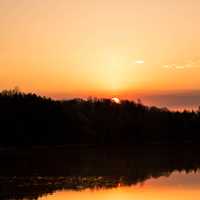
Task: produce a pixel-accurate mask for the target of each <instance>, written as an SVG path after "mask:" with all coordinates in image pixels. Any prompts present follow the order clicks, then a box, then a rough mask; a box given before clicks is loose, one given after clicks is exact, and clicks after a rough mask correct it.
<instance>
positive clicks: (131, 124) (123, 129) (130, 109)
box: [0, 90, 200, 145]
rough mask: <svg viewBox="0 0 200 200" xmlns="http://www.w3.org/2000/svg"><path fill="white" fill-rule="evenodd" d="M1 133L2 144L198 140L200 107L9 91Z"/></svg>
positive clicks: (3, 98)
mask: <svg viewBox="0 0 200 200" xmlns="http://www.w3.org/2000/svg"><path fill="white" fill-rule="evenodd" d="M0 132H1V135H0V144H1V145H68V144H78V145H88V144H92V145H119V144H121V145H122V144H130V145H131V144H140V143H193V142H195V143H196V142H197V143H198V142H199V140H200V111H195V112H194V111H191V112H189V111H184V112H178V111H177V112H171V111H169V110H167V109H166V108H163V109H161V108H157V107H148V106H144V105H142V103H141V102H137V103H136V102H134V101H127V100H124V101H121V103H120V104H118V103H115V102H113V101H112V100H110V99H92V98H90V99H88V100H82V99H73V100H66V101H55V100H52V99H50V98H46V97H41V96H37V95H35V94H31V93H29V94H25V93H22V92H19V91H18V90H9V91H2V92H1V93H0Z"/></svg>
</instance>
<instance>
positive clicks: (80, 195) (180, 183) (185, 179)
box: [39, 172, 200, 200]
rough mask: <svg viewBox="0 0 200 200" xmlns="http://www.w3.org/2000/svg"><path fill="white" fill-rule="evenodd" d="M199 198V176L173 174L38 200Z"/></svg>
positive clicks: (49, 196) (169, 199) (172, 199)
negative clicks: (135, 183)
mask: <svg viewBox="0 0 200 200" xmlns="http://www.w3.org/2000/svg"><path fill="white" fill-rule="evenodd" d="M199 196H200V174H199V173H189V174H186V173H185V172H182V173H179V172H174V173H172V174H171V175H170V176H169V177H160V178H158V179H154V178H150V179H149V180H147V181H145V182H144V183H142V184H137V185H132V186H128V187H127V186H123V185H120V184H119V185H118V186H117V187H115V188H112V189H85V190H81V191H73V190H62V191H57V192H55V193H53V194H50V195H47V196H46V195H45V196H43V197H40V198H39V200H66V199H73V200H112V199H114V200H133V199H135V200H160V199H162V200H194V198H195V197H199Z"/></svg>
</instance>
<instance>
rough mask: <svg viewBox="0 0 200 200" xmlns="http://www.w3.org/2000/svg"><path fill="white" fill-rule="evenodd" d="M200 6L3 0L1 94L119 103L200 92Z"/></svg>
mask: <svg viewBox="0 0 200 200" xmlns="http://www.w3.org/2000/svg"><path fill="white" fill-rule="evenodd" d="M199 9H200V1H197V0H190V1H189V0H177V1H174V0H168V1H162V0H150V1H146V0H117V1H116V0H101V1H100V0H73V1H72V0H59V1H57V0H45V1H41V0H34V1H24V0H1V1H0V30H1V32H0V89H4V88H13V87H14V86H19V87H20V88H21V90H23V91H33V92H39V93H42V94H45V95H51V96H54V97H55V96H59V95H60V96H63V97H64V96H66V97H73V96H76V97H78V96H91V95H92V96H109V97H112V96H115V95H117V96H120V98H121V97H124V98H126V97H127V96H130V95H132V94H133V93H135V92H136V91H143V92H144V93H148V92H151V91H160V90H168V91H169V90H181V89H200V79H199V77H200V68H199V66H200V53H199V52H200V37H199V35H200V26H198V24H199V21H200V12H199ZM191 77H192V78H191Z"/></svg>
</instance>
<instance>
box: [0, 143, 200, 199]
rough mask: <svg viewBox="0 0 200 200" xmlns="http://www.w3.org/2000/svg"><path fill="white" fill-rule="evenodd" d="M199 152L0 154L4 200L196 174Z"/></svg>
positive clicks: (149, 149)
mask: <svg viewBox="0 0 200 200" xmlns="http://www.w3.org/2000/svg"><path fill="white" fill-rule="evenodd" d="M199 153H200V149H199V148H198V147H195V146H179V147H177V146H176V147H174V146H170V147H169V146H168V147H163V146H162V147H160V146H148V147H147V146H145V147H144V146H143V147H140V148H139V147H138V148H136V147H135V148H134V149H132V150H128V149H123V150H118V149H115V150H109V149H93V148H90V149H79V150H72V149H71V150H70V149H64V148H57V149H55V148H54V149H34V150H31V149H29V150H26V151H24V150H21V151H6V152H4V153H3V152H1V153H0V159H1V160H4V162H3V163H2V164H1V166H0V176H1V178H0V198H1V199H9V198H15V199H22V198H25V197H26V198H29V199H37V198H38V197H39V196H42V195H45V194H48V193H52V192H54V191H56V190H60V189H74V190H81V189H84V188H110V187H117V186H118V185H119V183H121V184H123V185H132V184H137V183H142V182H144V181H145V180H147V179H149V178H151V177H154V178H157V177H160V176H169V175H170V174H171V173H172V172H173V171H174V170H177V171H182V170H184V171H186V172H187V173H188V172H195V171H197V170H198V169H199V167H200V157H199ZM13 166H15V167H13ZM10 177H12V178H10Z"/></svg>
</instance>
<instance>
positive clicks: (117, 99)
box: [112, 97, 121, 104]
mask: <svg viewBox="0 0 200 200" xmlns="http://www.w3.org/2000/svg"><path fill="white" fill-rule="evenodd" d="M112 101H113V102H114V103H118V104H119V103H120V102H121V101H120V99H119V98H117V97H113V98H112Z"/></svg>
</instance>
